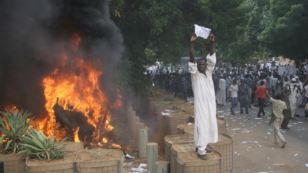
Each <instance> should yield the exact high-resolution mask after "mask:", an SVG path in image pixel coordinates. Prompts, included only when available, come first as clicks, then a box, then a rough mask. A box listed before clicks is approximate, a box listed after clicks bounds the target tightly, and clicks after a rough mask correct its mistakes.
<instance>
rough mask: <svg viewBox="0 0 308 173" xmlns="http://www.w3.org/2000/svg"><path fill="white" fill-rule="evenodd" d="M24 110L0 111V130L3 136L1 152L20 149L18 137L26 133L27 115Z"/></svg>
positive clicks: (28, 114)
mask: <svg viewBox="0 0 308 173" xmlns="http://www.w3.org/2000/svg"><path fill="white" fill-rule="evenodd" d="M30 115H31V114H30V113H29V112H26V111H15V112H3V111H0V132H1V133H2V136H3V137H4V140H2V147H1V152H2V153H15V152H18V151H19V149H20V139H21V137H22V136H24V135H25V134H27V132H28V129H29V128H30V125H29V121H28V119H29V116H30Z"/></svg>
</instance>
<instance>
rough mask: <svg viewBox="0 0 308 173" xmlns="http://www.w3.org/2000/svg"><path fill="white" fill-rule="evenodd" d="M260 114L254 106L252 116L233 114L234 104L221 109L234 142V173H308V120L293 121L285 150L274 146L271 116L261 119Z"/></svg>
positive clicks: (285, 133) (219, 111)
mask: <svg viewBox="0 0 308 173" xmlns="http://www.w3.org/2000/svg"><path fill="white" fill-rule="evenodd" d="M238 110H239V109H238ZM257 111H258V108H257V107H252V109H251V110H250V114H249V115H246V114H239V113H237V114H236V115H230V105H227V106H224V107H218V114H219V115H221V116H223V117H225V119H226V120H227V124H228V133H229V135H230V136H232V137H233V141H234V173H308V120H305V119H304V118H303V117H300V118H298V119H297V121H290V124H289V127H290V130H288V131H282V132H283V135H284V136H285V138H286V140H287V145H286V147H285V148H284V149H282V148H280V147H279V146H278V145H275V144H274V136H273V128H272V127H270V126H269V125H268V122H269V116H268V115H267V116H265V117H262V118H257V116H256V115H257ZM301 111H303V110H301ZM266 112H267V114H269V112H271V110H270V107H267V108H266Z"/></svg>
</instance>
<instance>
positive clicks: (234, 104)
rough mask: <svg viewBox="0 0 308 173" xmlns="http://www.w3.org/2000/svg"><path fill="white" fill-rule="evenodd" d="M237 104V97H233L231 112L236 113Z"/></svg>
mask: <svg viewBox="0 0 308 173" xmlns="http://www.w3.org/2000/svg"><path fill="white" fill-rule="evenodd" d="M236 106H237V97H231V114H232V115H234V109H235V108H236Z"/></svg>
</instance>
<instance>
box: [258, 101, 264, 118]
mask: <svg viewBox="0 0 308 173" xmlns="http://www.w3.org/2000/svg"><path fill="white" fill-rule="evenodd" d="M258 103H259V112H258V117H260V115H261V113H262V114H263V116H264V115H265V112H264V105H265V99H262V98H258Z"/></svg>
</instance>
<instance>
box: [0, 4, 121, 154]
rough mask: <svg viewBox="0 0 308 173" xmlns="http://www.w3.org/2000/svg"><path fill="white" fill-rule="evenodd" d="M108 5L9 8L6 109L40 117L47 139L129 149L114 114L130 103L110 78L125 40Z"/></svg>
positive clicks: (3, 60) (3, 67)
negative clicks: (117, 138) (117, 139)
mask: <svg viewBox="0 0 308 173" xmlns="http://www.w3.org/2000/svg"><path fill="white" fill-rule="evenodd" d="M108 5H109V1H108V0H93V1H87V0H74V1H58V0H56V1H54V0H42V1H40V2H38V1H36V0H29V1H27V2H26V1H25V2H23V1H16V0H4V1H1V2H0V10H1V13H2V14H4V15H0V22H1V25H2V27H1V28H0V37H1V40H0V80H1V81H3V82H4V84H2V85H1V86H0V95H1V97H0V106H5V105H16V107H17V108H23V109H26V110H29V111H31V112H33V113H34V115H37V117H35V120H34V122H33V126H34V127H35V128H37V129H39V130H40V131H42V132H44V133H45V134H46V135H47V136H51V135H55V136H56V137H57V139H63V138H64V137H69V138H71V140H74V141H76V142H78V141H82V142H84V143H86V144H89V145H90V144H91V143H92V144H96V145H98V144H99V145H102V146H106V145H110V146H111V147H113V148H121V146H119V145H117V144H114V143H113V141H112V138H113V136H114V133H113V130H114V127H113V126H112V125H111V118H112V115H111V112H112V111H113V110H115V109H119V108H120V107H121V105H122V100H121V99H122V98H121V96H120V93H119V92H118V91H117V90H116V89H114V88H115V87H114V86H113V85H112V82H111V80H110V79H112V74H113V73H112V70H113V69H114V65H115V64H116V62H117V61H118V60H119V58H120V57H121V53H122V51H123V46H122V42H123V39H122V36H121V34H120V32H119V29H118V28H117V27H116V26H115V24H114V23H113V21H112V20H111V19H110V16H109V8H108ZM38 14H40V15H38Z"/></svg>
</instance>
